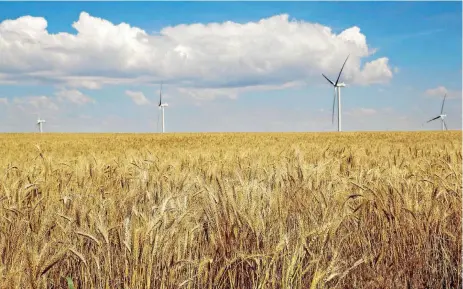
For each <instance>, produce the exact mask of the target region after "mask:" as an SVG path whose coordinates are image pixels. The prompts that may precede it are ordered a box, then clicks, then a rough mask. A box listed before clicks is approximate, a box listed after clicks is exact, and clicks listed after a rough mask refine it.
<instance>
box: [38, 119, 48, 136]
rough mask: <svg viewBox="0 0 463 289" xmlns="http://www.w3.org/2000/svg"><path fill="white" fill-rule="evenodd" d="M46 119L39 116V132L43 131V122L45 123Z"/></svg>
mask: <svg viewBox="0 0 463 289" xmlns="http://www.w3.org/2000/svg"><path fill="white" fill-rule="evenodd" d="M45 122H46V121H45V120H44V119H40V116H39V118H38V119H37V126H38V128H39V132H40V133H42V132H43V123H45Z"/></svg>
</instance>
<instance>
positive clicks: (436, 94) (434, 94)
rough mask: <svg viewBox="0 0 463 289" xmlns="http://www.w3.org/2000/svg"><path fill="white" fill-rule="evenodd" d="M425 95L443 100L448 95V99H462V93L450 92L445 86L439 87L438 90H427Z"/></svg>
mask: <svg viewBox="0 0 463 289" xmlns="http://www.w3.org/2000/svg"><path fill="white" fill-rule="evenodd" d="M424 94H425V95H426V96H429V97H440V98H443V97H444V95H446V94H447V99H452V98H461V91H458V90H449V89H447V88H446V87H445V86H442V85H441V86H438V87H436V88H430V89H427V90H426V91H425V92H424Z"/></svg>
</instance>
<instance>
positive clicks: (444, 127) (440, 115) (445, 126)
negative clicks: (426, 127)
mask: <svg viewBox="0 0 463 289" xmlns="http://www.w3.org/2000/svg"><path fill="white" fill-rule="evenodd" d="M446 97H447V94H445V95H444V99H443V100H442V107H441V109H440V114H439V115H438V116H436V117H435V118H433V119H430V120H428V121H427V122H426V123H428V122H431V121H433V120H436V119H438V118H440V120H441V123H442V130H447V124H446V123H445V120H444V118H446V117H447V115H446V114H443V113H444V103H445V98H446Z"/></svg>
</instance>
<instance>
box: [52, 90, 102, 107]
mask: <svg viewBox="0 0 463 289" xmlns="http://www.w3.org/2000/svg"><path fill="white" fill-rule="evenodd" d="M55 95H56V97H57V98H58V100H60V101H64V100H67V101H70V102H72V103H75V104H78V105H83V104H86V103H94V102H95V100H93V99H92V98H90V97H88V96H86V95H85V94H83V93H82V92H80V91H78V90H76V89H69V90H68V89H63V90H60V91H58V92H57V93H56V94H55Z"/></svg>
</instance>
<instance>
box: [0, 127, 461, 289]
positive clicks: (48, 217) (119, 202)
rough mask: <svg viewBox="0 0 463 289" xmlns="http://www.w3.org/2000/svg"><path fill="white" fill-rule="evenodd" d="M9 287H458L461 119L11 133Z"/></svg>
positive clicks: (5, 141) (5, 281)
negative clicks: (331, 126) (425, 124)
mask: <svg viewBox="0 0 463 289" xmlns="http://www.w3.org/2000/svg"><path fill="white" fill-rule="evenodd" d="M0 156H2V157H1V158H0V215H1V219H0V229H1V234H0V258H1V262H0V288H34V289H35V288H82V289H84V288H105V289H106V288H108V289H109V288H111V289H113V288H121V289H122V288H124V289H126V288H127V289H128V288H285V289H286V288H288V289H289V288H310V289H315V288H460V287H461V286H462V281H461V274H462V270H461V269H462V264H461V249H462V248H461V244H462V239H461V233H462V232H461V230H462V224H461V218H462V200H461V197H462V133H461V131H448V132H441V131H439V132H403V133H391V132H387V133H386V132H383V133H379V132H375V133H373V132H371V133H370V132H362V133H340V134H339V133H255V134H253V133H242V134H238V133H236V134H231V133H230V134H221V133H211V134H164V135H160V134H42V135H40V134H2V135H0Z"/></svg>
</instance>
